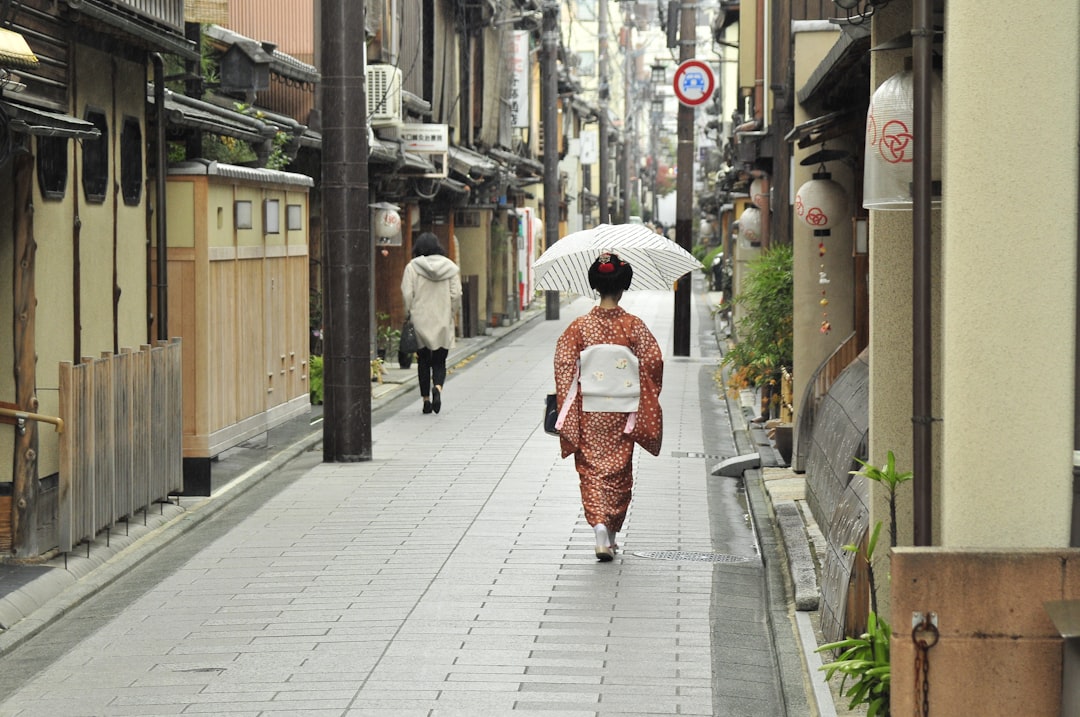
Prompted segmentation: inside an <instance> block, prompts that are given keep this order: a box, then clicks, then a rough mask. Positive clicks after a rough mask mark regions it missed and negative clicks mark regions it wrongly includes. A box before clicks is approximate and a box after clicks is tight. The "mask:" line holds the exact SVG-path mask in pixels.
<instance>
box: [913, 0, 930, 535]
mask: <svg viewBox="0 0 1080 717" xmlns="http://www.w3.org/2000/svg"><path fill="white" fill-rule="evenodd" d="M930 3H931V0H914V3H913V6H912V15H913V17H912V30H911V36H912V55H913V58H912V59H913V63H912V70H913V75H914V85H915V86H914V92H915V108H914V116H913V118H912V119H913V126H914V134H915V137H916V140H915V157H914V159H915V162H914V167H913V172H914V176H913V184H912V209H913V211H912V238H913V245H914V247H913V248H914V251H913V258H912V302H911V309H912V344H911V350H912V402H911V408H912V413H911V415H912V419H911V420H912V464H913V465H912V470H913V471H914V473H915V476H914V485H913V489H914V505H913V518H914V526H913V527H914V531H913V536H912V537H913V542H914V544H915V545H916V546H928V545H932V544H933V516H934V513H933V485H934V481H933V430H932V429H933V417H932V415H931V413H932V406H931V404H932V400H931V399H932V396H933V391H932V390H931V389H932V386H931V377H932V373H931V367H932V362H931V353H932V349H933V345H932V343H931V341H932V336H931V329H932V320H931V317H932V313H931V306H930V297H931V293H930V276H931V266H930V256H931V241H930V202H931V196H930V195H931V179H932V178H931V156H932V147H931V145H932V144H933V134H932V129H933V128H932V124H933V118H932V115H931V101H932V100H931V98H932V91H931V79H932V73H933V71H934V69H933V41H934V38H933V24H932V14H931V5H930ZM924 139H925V141H920V140H924Z"/></svg>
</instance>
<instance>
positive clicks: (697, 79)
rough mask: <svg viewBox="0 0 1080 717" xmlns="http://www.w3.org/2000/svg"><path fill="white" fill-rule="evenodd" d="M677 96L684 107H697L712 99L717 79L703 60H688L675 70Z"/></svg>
mask: <svg viewBox="0 0 1080 717" xmlns="http://www.w3.org/2000/svg"><path fill="white" fill-rule="evenodd" d="M674 84H675V96H676V97H677V98H678V99H679V102H682V103H683V104H684V105H688V106H690V107H697V106H698V105H700V104H703V103H705V102H707V101H708V100H709V98H710V97H712V93H713V88H715V87H716V77H715V76H714V75H713V71H712V68H711V67H709V65H708V64H707V63H705V62H702V61H701V60H687V61H686V62H683V63H682V64H680V65H679V67H678V68H677V69H676V70H675V82H674Z"/></svg>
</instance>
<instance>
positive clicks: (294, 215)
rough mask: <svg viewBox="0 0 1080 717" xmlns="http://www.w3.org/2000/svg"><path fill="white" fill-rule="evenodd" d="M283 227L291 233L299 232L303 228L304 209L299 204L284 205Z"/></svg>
mask: <svg viewBox="0 0 1080 717" xmlns="http://www.w3.org/2000/svg"><path fill="white" fill-rule="evenodd" d="M285 226H286V228H287V229H288V230H289V231H291V232H295V231H300V230H301V229H303V228H304V207H303V205H300V204H286V205H285Z"/></svg>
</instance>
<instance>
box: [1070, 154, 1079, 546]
mask: <svg viewBox="0 0 1080 717" xmlns="http://www.w3.org/2000/svg"><path fill="white" fill-rule="evenodd" d="M1078 141H1080V138H1078ZM1078 146H1080V145H1078ZM1077 172H1078V174H1080V167H1078V168H1077ZM1076 201H1077V212H1078V214H1077V216H1080V193H1078V194H1077V195H1076ZM1076 231H1077V237H1076V246H1077V247H1080V224H1077V228H1076ZM1075 311H1076V316H1075V318H1074V321H1075V322H1076V330H1075V331H1073V341H1074V345H1075V350H1074V351H1073V469H1072V474H1073V499H1072V500H1073V502H1072V524H1071V526H1070V530H1069V547H1070V548H1080V291H1077V292H1076V307H1075Z"/></svg>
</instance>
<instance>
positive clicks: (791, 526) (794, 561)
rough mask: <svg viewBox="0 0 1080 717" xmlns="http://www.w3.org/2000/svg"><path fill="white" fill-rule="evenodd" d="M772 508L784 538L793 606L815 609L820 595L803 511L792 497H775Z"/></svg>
mask: <svg viewBox="0 0 1080 717" xmlns="http://www.w3.org/2000/svg"><path fill="white" fill-rule="evenodd" d="M773 511H774V512H775V513H776V522H777V523H778V524H779V527H780V535H781V536H783V539H784V552H785V553H787V563H788V571H789V572H790V573H791V582H792V583H793V584H794V588H795V609H796V610H799V611H814V610H817V609H818V603H819V597H820V591H819V590H818V579H817V570H816V569H815V566H814V558H813V556H811V555H810V539H809V537H808V536H807V535H806V525H805V523H804V522H803V517H802V512H801V511H800V510H799V506H797V505H795V501H793V500H781V501H774V502H773Z"/></svg>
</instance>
